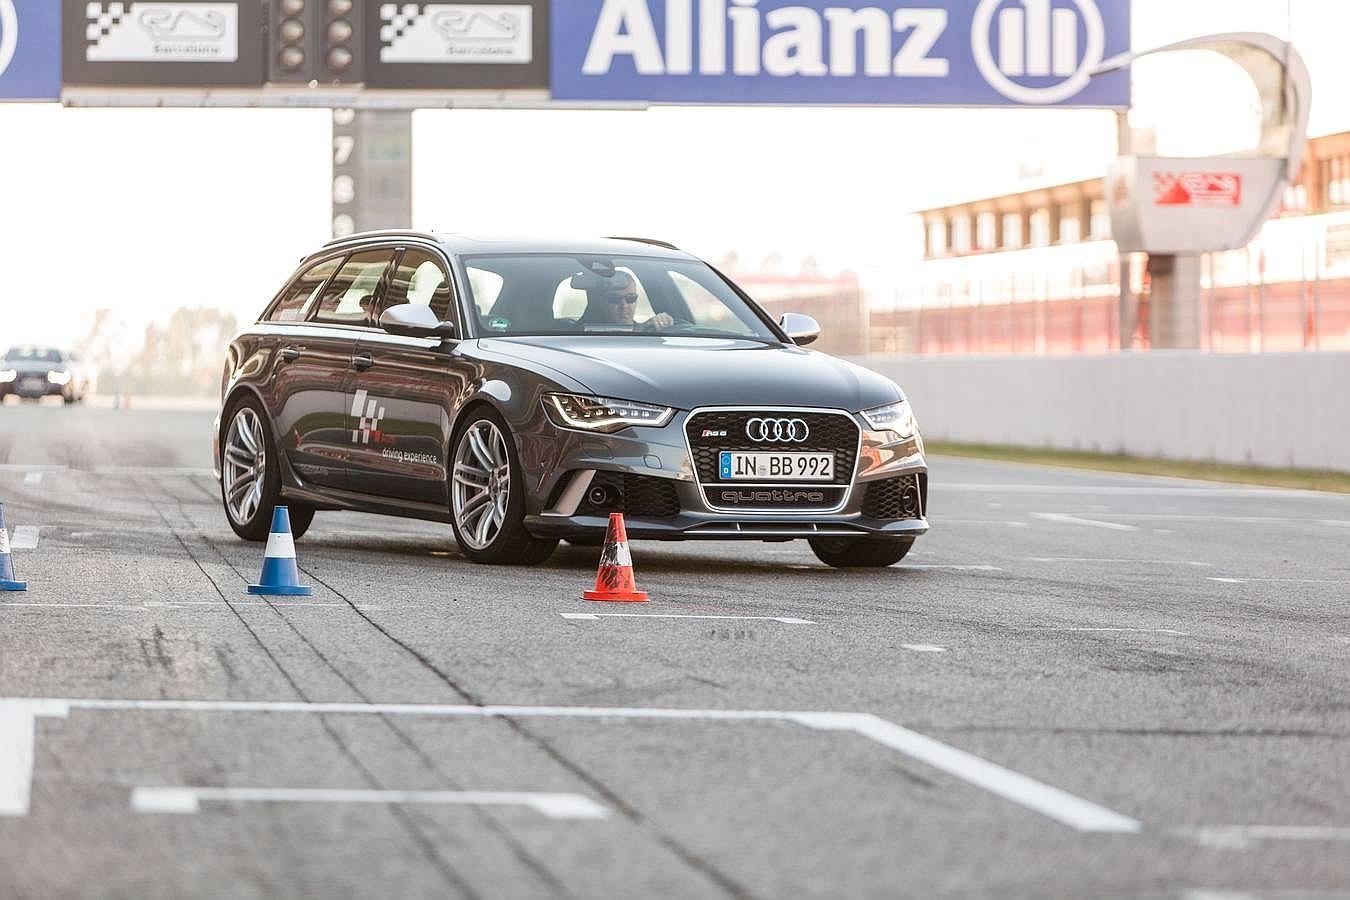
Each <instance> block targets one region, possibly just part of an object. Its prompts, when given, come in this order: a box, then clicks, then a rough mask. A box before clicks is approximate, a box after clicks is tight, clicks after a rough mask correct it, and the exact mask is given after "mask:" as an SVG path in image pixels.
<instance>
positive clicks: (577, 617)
mask: <svg viewBox="0 0 1350 900" xmlns="http://www.w3.org/2000/svg"><path fill="white" fill-rule="evenodd" d="M559 615H561V616H562V617H563V618H564V619H571V620H573V621H577V622H598V621H600V620H601V619H734V620H736V621H742V622H781V623H783V624H784V625H815V624H817V623H815V622H812V621H811V620H810V619H794V618H791V617H790V616H692V615H689V616H687V615H676V614H674V613H559Z"/></svg>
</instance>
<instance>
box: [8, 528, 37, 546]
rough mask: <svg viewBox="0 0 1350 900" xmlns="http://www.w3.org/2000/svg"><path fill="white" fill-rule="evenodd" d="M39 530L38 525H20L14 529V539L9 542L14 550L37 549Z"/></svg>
mask: <svg viewBox="0 0 1350 900" xmlns="http://www.w3.org/2000/svg"><path fill="white" fill-rule="evenodd" d="M38 536H39V531H38V527H37V526H36V525H20V526H19V527H18V528H15V529H14V540H12V541H10V542H9V546H10V549H12V550H36V549H37V545H38Z"/></svg>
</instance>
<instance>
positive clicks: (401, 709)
mask: <svg viewBox="0 0 1350 900" xmlns="http://www.w3.org/2000/svg"><path fill="white" fill-rule="evenodd" d="M15 709H18V710H20V715H27V716H29V717H31V716H33V715H40V716H65V715H67V714H68V713H69V712H70V710H73V709H74V710H139V711H147V712H148V711H162V712H203V713H221V712H243V713H273V714H275V713H308V714H318V715H326V714H331V715H386V716H396V715H406V716H464V717H475V718H522V717H526V716H550V717H565V718H576V719H600V720H605V719H646V720H670V721H686V722H687V721H702V722H794V723H796V724H798V725H803V726H805V727H807V728H814V729H818V730H822V731H842V732H852V733H854V734H857V735H860V736H862V737H866V738H869V739H870V740H872V741H875V742H876V743H878V744H881V745H882V746H884V747H888V748H890V749H892V750H895V751H897V752H900V753H904V754H906V755H908V756H911V757H913V758H914V759H917V760H920V761H921V762H925V763H927V764H928V765H930V766H933V767H934V768H937V769H940V770H942V771H944V772H947V773H948V774H950V775H953V776H955V777H957V778H960V779H963V780H965V781H967V782H969V783H970V784H973V785H975V786H976V787H980V788H983V789H985V790H987V791H990V792H991V793H994V794H996V795H998V796H1000V797H1003V798H1004V799H1006V800H1010V801H1012V802H1014V803H1018V804H1021V805H1022V806H1025V807H1026V808H1028V809H1031V810H1034V811H1035V812H1038V813H1040V814H1041V815H1044V816H1047V817H1049V818H1051V819H1054V820H1055V821H1057V822H1060V823H1062V824H1064V825H1067V826H1069V827H1070V828H1076V829H1078V830H1079V831H1092V832H1115V833H1127V834H1134V833H1138V832H1139V831H1140V830H1141V829H1142V828H1143V826H1142V825H1141V824H1140V823H1139V822H1138V821H1137V820H1135V819H1131V818H1129V817H1128V816H1124V815H1121V814H1120V813H1117V812H1114V811H1112V810H1109V809H1107V808H1105V807H1103V806H1099V805H1097V804H1095V803H1092V802H1091V801H1089V800H1084V799H1082V798H1081V797H1075V796H1074V795H1073V794H1070V793H1068V792H1066V791H1062V790H1060V789H1059V788H1055V787H1051V786H1050V785H1047V784H1044V783H1042V782H1039V781H1036V780H1035V779H1033V778H1029V777H1027V776H1026V775H1022V774H1020V773H1018V772H1014V771H1012V770H1010V769H1005V768H1003V767H1002V766H999V765H995V764H994V763H991V762H988V761H986V760H983V759H980V758H979V757H977V756H973V755H972V754H969V753H966V752H965V751H963V750H958V749H956V748H955V747H951V746H948V745H947V744H944V743H942V742H940V741H936V740H934V739H932V738H929V737H926V736H924V735H922V734H919V733H918V732H915V731H910V730H909V729H907V728H902V727H900V726H899V725H896V724H895V723H893V722H888V721H886V720H885V719H882V718H879V717H878V716H874V715H871V714H869V713H838V712H785V711H775V710H734V709H641V708H633V707H616V708H608V707H589V706H463V705H458V706H452V705H433V704H428V705H419V704H411V703H301V702H294V701H292V702H263V701H248V700H74V699H66V700H59V699H51V700H31V699H30V700H18V699H13V700H3V699H0V713H5V712H9V711H10V710H15ZM0 721H3V720H0ZM25 721H26V720H25ZM7 731H8V730H7ZM6 733H7V732H6ZM30 733H31V732H30ZM26 746H27V747H28V759H29V760H31V758H32V749H31V748H32V740H31V738H30V739H29V740H28V741H27V744H26ZM0 747H3V745H0ZM9 757H12V758H13V759H14V760H15V761H16V762H15V764H14V765H13V766H12V767H9V768H12V769H13V771H9V770H8V768H7V767H4V766H3V765H0V796H3V793H4V786H5V785H7V784H8V785H9V786H10V787H9V790H10V792H11V793H16V792H17V789H15V788H14V787H13V785H14V784H16V783H17V782H18V781H24V783H25V785H27V784H28V783H29V780H30V779H31V777H32V766H31V764H29V765H28V766H27V767H26V768H25V767H24V766H23V765H21V764H19V763H20V762H21V760H19V754H18V753H15V752H11V753H9ZM6 760H7V756H6V755H5V751H4V750H3V749H0V764H3V763H4V762H5V761H6ZM6 779H8V781H6ZM25 796H26V795H25ZM15 805H17V804H15ZM25 809H26V804H25Z"/></svg>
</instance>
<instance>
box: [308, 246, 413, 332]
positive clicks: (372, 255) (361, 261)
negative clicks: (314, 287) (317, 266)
mask: <svg viewBox="0 0 1350 900" xmlns="http://www.w3.org/2000/svg"><path fill="white" fill-rule="evenodd" d="M393 257H394V251H392V250H366V251H364V252H362V253H353V254H352V255H351V256H349V257H347V261H346V262H345V263H343V264H342V268H341V269H339V270H338V273H337V275H335V276H334V277H333V280H332V281H331V282H329V284H328V287H327V288H325V289H324V292H323V299H322V300H320V301H319V311H318V313H316V314H315V316H314V321H316V322H327V323H330V324H333V325H367V324H371V322H372V320H373V319H374V313H375V305H376V303H378V302H379V296H378V294H379V290H380V282H381V280H382V279H383V278H384V272H385V270H386V269H388V268H389V263H390V262H392V260H393Z"/></svg>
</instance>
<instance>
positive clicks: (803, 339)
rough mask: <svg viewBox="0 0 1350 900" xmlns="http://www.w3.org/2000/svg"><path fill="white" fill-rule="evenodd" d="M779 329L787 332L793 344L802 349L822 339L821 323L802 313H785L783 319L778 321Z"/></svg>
mask: <svg viewBox="0 0 1350 900" xmlns="http://www.w3.org/2000/svg"><path fill="white" fill-rule="evenodd" d="M778 327H780V328H782V329H783V330H784V331H786V332H787V336H788V337H790V338H792V343H794V344H797V345H799V346H802V347H805V346H806V345H807V344H810V343H812V342H813V341H815V339H816V338H818V337H820V323H819V322H817V321H816V320H815V319H813V318H811V317H810V316H803V315H802V314H800V313H783V318H781V319H779V320H778Z"/></svg>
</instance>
